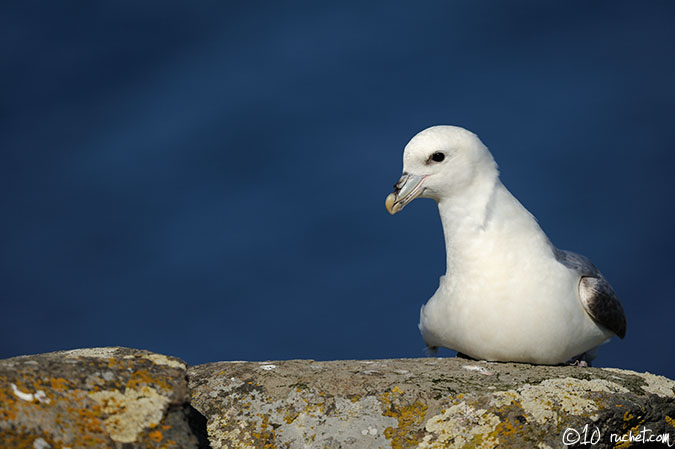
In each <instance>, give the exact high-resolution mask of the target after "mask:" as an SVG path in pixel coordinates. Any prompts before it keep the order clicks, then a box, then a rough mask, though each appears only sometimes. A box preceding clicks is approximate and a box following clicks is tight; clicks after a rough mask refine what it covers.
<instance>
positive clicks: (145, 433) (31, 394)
mask: <svg viewBox="0 0 675 449" xmlns="http://www.w3.org/2000/svg"><path fill="white" fill-rule="evenodd" d="M186 370H187V366H186V364H185V363H184V362H182V361H180V360H179V359H176V358H174V357H166V356H163V355H159V354H153V353H151V352H148V351H140V350H135V349H127V348H118V347H112V348H93V349H79V350H73V351H61V352H53V353H48V354H40V355H33V356H22V357H14V358H11V359H5V360H1V361H0V447H3V448H34V449H48V448H53V449H61V448H63V449H65V448H72V449H76V448H77V449H79V448H103V447H106V448H107V447H110V448H121V447H124V448H125V449H127V448H128V449H131V448H167V449H168V448H172V447H174V448H178V447H180V448H198V447H199V445H200V441H199V435H198V431H194V430H193V428H198V427H199V426H200V424H201V426H202V427H203V423H199V418H200V416H199V415H198V414H197V413H196V412H194V411H193V409H192V408H191V407H190V404H189V395H188V390H187V380H186ZM191 426H192V428H191ZM202 446H204V444H202Z"/></svg>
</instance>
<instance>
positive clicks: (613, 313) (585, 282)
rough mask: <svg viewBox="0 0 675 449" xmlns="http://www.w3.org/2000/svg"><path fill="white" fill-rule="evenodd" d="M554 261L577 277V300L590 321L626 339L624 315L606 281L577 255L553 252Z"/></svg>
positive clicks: (558, 250) (568, 252) (569, 252)
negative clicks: (579, 277) (577, 274)
mask: <svg viewBox="0 0 675 449" xmlns="http://www.w3.org/2000/svg"><path fill="white" fill-rule="evenodd" d="M554 252H555V256H556V259H557V260H558V262H560V263H561V264H563V265H565V266H566V267H567V268H569V269H571V270H574V271H576V272H577V273H579V276H581V279H580V280H579V297H580V298H581V304H582V305H583V306H584V309H585V310H586V313H588V314H589V315H590V316H591V318H593V320H595V321H596V322H597V323H599V324H601V325H603V326H604V327H606V328H607V329H609V330H611V331H612V332H614V333H615V334H616V335H617V336H618V337H619V338H623V337H624V336H625V335H626V315H625V313H624V311H623V307H622V306H621V302H620V301H619V298H617V296H616V293H614V290H612V286H611V285H609V282H607V279H605V277H604V276H603V275H602V273H600V271H599V270H598V269H597V268H596V267H595V265H593V263H592V262H591V261H590V260H588V258H586V257H584V256H582V255H581V254H577V253H573V252H571V251H564V250H560V249H557V248H555V249H554Z"/></svg>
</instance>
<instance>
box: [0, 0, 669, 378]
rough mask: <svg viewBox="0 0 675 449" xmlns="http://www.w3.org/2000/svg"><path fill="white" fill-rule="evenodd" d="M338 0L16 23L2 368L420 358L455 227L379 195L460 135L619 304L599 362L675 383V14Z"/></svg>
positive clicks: (658, 7) (624, 6)
mask: <svg viewBox="0 0 675 449" xmlns="http://www.w3.org/2000/svg"><path fill="white" fill-rule="evenodd" d="M320 3H321V2H307V3H294V4H292V5H290V4H286V5H280V4H279V2H255V1H253V2H246V3H245V5H244V4H243V2H242V4H236V3H229V2H198V4H197V3H194V2H186V3H185V4H181V3H175V2H156V3H152V2H130V1H129V2H125V1H118V2H108V3H107V4H106V3H102V2H81V3H71V4H70V6H68V7H63V5H59V6H56V5H55V4H54V3H53V2H44V3H33V4H29V3H22V6H20V7H13V6H9V5H7V4H4V5H3V6H2V13H1V14H0V29H1V30H3V31H2V36H3V38H2V40H3V42H2V50H1V51H2V58H1V60H0V64H2V67H1V70H0V81H1V85H0V94H1V96H2V101H1V102H0V151H1V152H2V153H1V154H2V157H1V159H0V183H1V184H0V214H1V216H0V218H1V219H0V245H1V246H0V298H1V301H2V314H1V320H2V326H1V327H0V357H9V356H13V355H18V354H26V353H36V352H45V351H51V350H59V349H67V348H74V347H83V346H101V345H123V346H131V347H137V348H146V349H150V350H154V351H157V352H161V353H165V354H171V355H176V356H179V357H182V358H183V359H185V360H186V361H188V362H190V363H202V362H208V361H215V360H264V359H288V358H314V359H349V358H357V359H361V358H385V357H417V356H421V355H422V354H423V352H422V350H423V347H424V344H423V342H422V339H421V337H420V336H419V333H418V330H417V321H418V313H419V307H420V305H421V304H423V303H424V302H425V301H426V300H427V299H428V298H429V297H430V296H431V295H432V294H433V293H434V291H435V289H436V288H437V286H438V278H439V276H440V275H442V274H443V273H444V271H445V267H444V265H445V250H444V246H443V237H442V229H441V224H440V220H439V218H438V213H437V210H436V207H435V204H434V203H433V201H430V200H418V201H415V202H414V203H413V204H411V205H410V206H409V207H408V208H406V210H405V211H404V212H403V213H401V214H399V215H396V216H395V217H390V216H389V215H388V214H387V213H386V211H385V209H384V198H385V196H386V195H387V194H388V193H389V192H390V191H391V187H392V185H393V184H394V182H396V180H397V179H398V178H399V175H400V172H401V156H402V151H403V147H404V146H405V144H406V143H407V141H408V140H409V139H410V138H411V137H412V136H413V135H414V134H415V133H417V132H418V131H419V130H421V129H423V128H426V127H428V126H430V125H434V124H456V125H460V126H464V127H466V128H468V129H470V130H472V131H474V132H476V133H477V134H478V135H479V136H480V137H481V139H482V140H483V141H484V142H485V144H486V145H487V146H488V147H489V148H490V149H491V151H492V152H493V154H494V156H495V158H496V160H497V162H498V163H499V164H500V168H501V171H502V180H503V181H504V183H505V184H506V185H507V187H509V189H510V190H511V191H512V192H513V193H514V194H515V195H516V197H517V198H519V199H520V200H521V202H522V203H523V204H524V205H525V206H526V207H527V208H528V209H529V210H530V211H531V212H532V213H533V214H534V215H535V216H536V217H538V219H539V222H540V223H541V225H542V227H543V228H544V230H545V231H546V232H547V233H548V235H549V237H550V238H551V240H552V241H553V242H554V243H555V244H556V245H557V246H559V247H561V248H564V249H570V250H574V251H577V252H580V253H583V254H585V255H587V256H589V257H590V258H591V259H592V260H593V261H594V262H595V263H596V265H598V267H599V268H600V269H601V270H602V271H603V272H604V274H605V275H606V276H607V278H608V279H609V280H610V282H611V283H612V284H613V286H614V288H615V290H616V291H617V293H618V295H619V297H620V298H621V299H622V302H623V304H624V307H625V309H626V313H627V316H628V334H627V337H626V339H625V340H623V341H613V342H612V343H610V344H608V345H605V346H604V347H603V348H602V350H601V352H600V356H599V359H598V360H597V364H598V365H599V366H616V367H623V368H630V369H635V370H638V371H645V370H649V371H651V372H656V373H660V374H665V375H667V376H669V377H671V378H673V377H675V345H674V344H673V337H672V335H673V328H674V327H675V313H673V312H674V311H675V306H674V305H673V304H674V299H675V298H674V297H673V291H674V290H675V276H674V273H673V269H674V268H675V264H674V263H673V255H674V254H675V238H674V237H673V230H674V226H673V225H674V224H675V217H674V214H673V194H674V193H675V181H674V180H673V172H674V170H673V169H674V168H675V167H674V165H675V156H674V155H673V149H674V145H673V140H674V138H675V123H674V120H673V119H674V108H675V85H674V81H673V80H675V57H674V55H675V27H674V26H673V23H675V6H673V3H672V2H665V1H664V2H592V3H589V2H580V1H579V2H565V3H564V4H562V3H561V4H558V3H556V2H535V1H521V2H485V1H477V2H476V1H468V0H466V1H450V2H445V1H444V2H418V3H417V4H416V5H413V3H411V2H377V3H376V2H369V3H367V2H356V1H342V2H335V3H333V4H328V3H321V4H320ZM441 354H442V355H446V356H451V355H452V354H453V353H452V352H451V351H443V352H442V353H441Z"/></svg>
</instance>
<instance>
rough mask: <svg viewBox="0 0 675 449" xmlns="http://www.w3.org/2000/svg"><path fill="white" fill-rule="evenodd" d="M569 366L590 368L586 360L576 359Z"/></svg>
mask: <svg viewBox="0 0 675 449" xmlns="http://www.w3.org/2000/svg"><path fill="white" fill-rule="evenodd" d="M570 366H578V367H579V368H588V367H589V366H591V364H590V362H587V361H586V360H579V359H577V360H575V361H574V362H573V363H570Z"/></svg>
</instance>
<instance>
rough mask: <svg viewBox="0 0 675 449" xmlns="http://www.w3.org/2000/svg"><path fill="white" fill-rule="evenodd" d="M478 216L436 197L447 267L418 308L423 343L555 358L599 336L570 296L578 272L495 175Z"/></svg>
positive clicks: (493, 355)
mask: <svg viewBox="0 0 675 449" xmlns="http://www.w3.org/2000/svg"><path fill="white" fill-rule="evenodd" d="M495 188H496V189H497V190H496V191H495V192H494V195H493V198H492V200H491V204H490V205H489V210H488V211H487V217H486V219H485V220H484V221H483V223H482V224H481V223H479V222H478V221H476V220H468V219H466V218H467V217H466V216H465V214H466V211H462V210H460V209H456V208H453V207H443V205H441V204H439V209H440V211H441V219H442V220H443V226H444V231H445V235H446V251H447V252H448V272H447V274H446V275H445V276H443V277H442V278H441V282H440V286H439V288H438V290H437V291H436V293H435V294H434V296H433V297H432V298H431V299H430V300H429V302H428V303H427V304H426V305H425V306H424V307H423V308H422V311H421V316H420V330H421V332H422V335H423V337H424V339H425V341H426V342H427V344H429V345H431V346H444V347H448V348H451V349H454V350H457V351H459V352H462V353H465V354H467V355H469V356H472V357H475V358H480V359H486V360H501V361H518V362H530V363H545V364H555V363H563V362H565V361H566V360H568V359H569V358H571V357H573V356H576V355H579V354H581V353H583V352H585V351H587V350H589V349H591V348H593V347H595V346H597V345H598V344H600V343H602V342H603V341H605V340H607V338H608V335H607V334H606V331H603V330H601V329H600V328H599V327H598V326H597V325H596V324H595V323H594V322H593V321H592V319H591V318H590V317H589V316H588V315H587V314H586V312H585V311H584V309H583V307H582V305H581V303H580V302H579V298H578V284H579V277H578V274H576V273H575V272H573V271H571V270H569V269H567V268H566V267H564V266H563V265H562V264H560V263H558V261H557V260H556V259H555V257H554V256H553V253H552V249H551V245H550V243H549V241H548V239H547V237H546V235H545V234H544V233H543V231H541V229H540V228H539V226H538V225H537V223H536V221H535V220H534V218H533V217H532V216H531V215H530V214H529V213H528V212H527V211H526V210H525V209H524V208H523V206H522V205H521V204H520V203H519V202H518V201H517V200H516V199H515V198H514V197H513V196H512V195H511V194H510V193H509V192H508V190H506V188H505V187H504V186H503V185H502V184H501V183H500V182H497V185H496V186H495Z"/></svg>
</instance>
